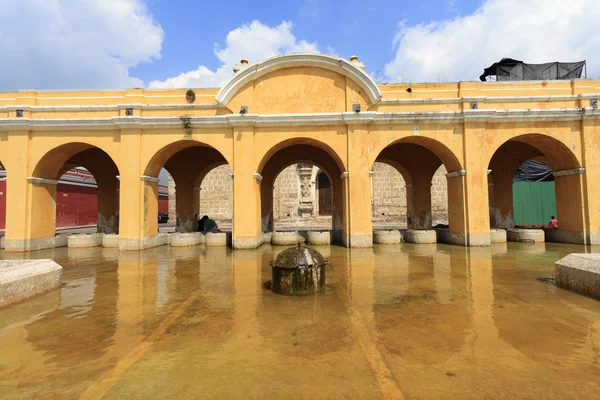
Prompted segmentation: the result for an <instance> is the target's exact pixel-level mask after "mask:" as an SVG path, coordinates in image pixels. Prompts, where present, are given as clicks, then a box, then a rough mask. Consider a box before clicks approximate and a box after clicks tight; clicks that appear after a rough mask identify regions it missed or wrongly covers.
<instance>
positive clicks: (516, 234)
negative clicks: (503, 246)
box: [506, 228, 545, 243]
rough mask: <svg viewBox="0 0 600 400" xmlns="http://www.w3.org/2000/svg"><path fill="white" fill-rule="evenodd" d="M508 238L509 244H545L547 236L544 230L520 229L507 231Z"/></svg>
mask: <svg viewBox="0 0 600 400" xmlns="http://www.w3.org/2000/svg"><path fill="white" fill-rule="evenodd" d="M506 237H507V239H508V241H509V242H521V243H544V242H545V234H544V231H543V230H542V229H520V228H512V229H507V230H506Z"/></svg>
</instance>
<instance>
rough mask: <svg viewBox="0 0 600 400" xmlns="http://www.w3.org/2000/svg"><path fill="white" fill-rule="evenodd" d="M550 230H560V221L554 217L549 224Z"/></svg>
mask: <svg viewBox="0 0 600 400" xmlns="http://www.w3.org/2000/svg"><path fill="white" fill-rule="evenodd" d="M548 225H549V226H550V228H553V229H558V220H557V219H556V218H555V217H554V215H553V216H551V217H550V223H549V224H548Z"/></svg>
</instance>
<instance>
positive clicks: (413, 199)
mask: <svg viewBox="0 0 600 400" xmlns="http://www.w3.org/2000/svg"><path fill="white" fill-rule="evenodd" d="M410 189H411V190H410V193H411V196H410V198H408V199H407V202H408V203H409V204H410V207H408V209H409V213H408V215H407V217H408V218H407V221H410V222H411V223H410V225H409V226H408V227H409V228H410V229H431V226H432V225H431V180H427V179H424V180H419V179H414V180H413V184H412V186H411V188H410Z"/></svg>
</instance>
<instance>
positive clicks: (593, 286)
mask: <svg viewBox="0 0 600 400" xmlns="http://www.w3.org/2000/svg"><path fill="white" fill-rule="evenodd" d="M554 267H555V271H556V284H557V285H558V287H561V288H564V289H567V290H571V291H573V292H577V293H580V294H583V295H585V296H589V297H593V298H595V299H599V300H600V254H599V253H587V254H569V255H568V256H566V257H564V258H562V259H560V260H558V261H557V262H556V263H555V264H554Z"/></svg>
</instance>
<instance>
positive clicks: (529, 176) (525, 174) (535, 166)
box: [513, 160, 554, 182]
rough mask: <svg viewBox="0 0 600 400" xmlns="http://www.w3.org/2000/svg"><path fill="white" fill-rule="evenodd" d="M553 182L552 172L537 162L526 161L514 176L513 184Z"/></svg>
mask: <svg viewBox="0 0 600 400" xmlns="http://www.w3.org/2000/svg"><path fill="white" fill-rule="evenodd" d="M553 180H554V175H552V170H551V169H550V168H548V167H547V166H546V165H545V164H543V163H541V162H538V161H535V160H528V161H525V162H524V163H523V164H521V166H520V167H519V169H518V170H517V172H515V175H514V176H513V182H550V181H553Z"/></svg>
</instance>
